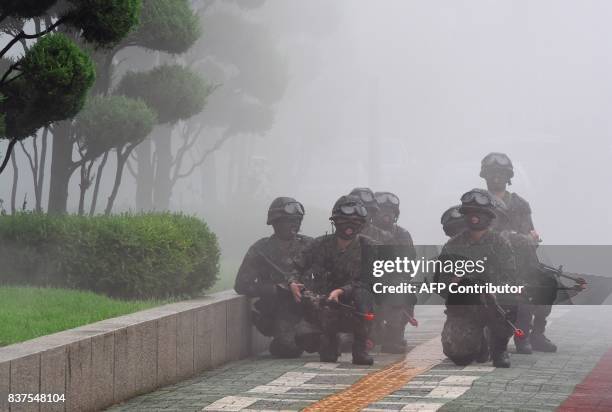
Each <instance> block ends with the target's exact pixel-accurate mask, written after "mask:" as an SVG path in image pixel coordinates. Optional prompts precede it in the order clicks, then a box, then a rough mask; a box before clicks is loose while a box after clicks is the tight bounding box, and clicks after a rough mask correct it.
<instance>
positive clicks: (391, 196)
mask: <svg viewBox="0 0 612 412" xmlns="http://www.w3.org/2000/svg"><path fill="white" fill-rule="evenodd" d="M374 198H375V199H376V202H377V203H378V205H379V207H380V206H383V205H385V206H390V207H392V208H393V209H394V210H395V213H396V215H397V216H399V205H400V200H399V197H397V195H396V194H395V193H391V192H376V193H374Z"/></svg>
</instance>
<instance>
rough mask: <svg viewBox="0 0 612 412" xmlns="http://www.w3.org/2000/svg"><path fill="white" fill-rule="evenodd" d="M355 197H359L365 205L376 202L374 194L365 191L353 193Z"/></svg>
mask: <svg viewBox="0 0 612 412" xmlns="http://www.w3.org/2000/svg"><path fill="white" fill-rule="evenodd" d="M353 195H356V196H357V197H359V199H361V201H362V202H365V203H370V202H372V201H374V196H373V195H372V193H370V192H367V191H365V190H360V191H359V192H356V193H353Z"/></svg>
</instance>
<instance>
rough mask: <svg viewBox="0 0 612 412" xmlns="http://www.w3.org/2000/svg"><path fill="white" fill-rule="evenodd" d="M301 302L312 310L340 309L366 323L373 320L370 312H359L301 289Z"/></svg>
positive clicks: (351, 307)
mask: <svg viewBox="0 0 612 412" xmlns="http://www.w3.org/2000/svg"><path fill="white" fill-rule="evenodd" d="M302 300H303V301H304V302H305V303H306V305H310V306H312V307H313V308H316V309H321V308H330V309H340V310H344V311H347V312H348V313H349V314H351V315H354V316H357V317H359V318H363V319H364V320H367V321H372V320H374V317H375V315H374V313H372V312H359V311H358V310H357V308H356V307H354V306H352V305H347V304H345V303H341V302H337V301H335V300H331V299H328V298H327V296H326V295H321V294H318V293H314V292H312V291H310V290H307V289H305V288H304V289H302Z"/></svg>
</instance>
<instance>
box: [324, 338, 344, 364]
mask: <svg viewBox="0 0 612 412" xmlns="http://www.w3.org/2000/svg"><path fill="white" fill-rule="evenodd" d="M320 342H321V346H320V348H319V360H320V361H321V362H330V363H335V362H337V361H338V357H339V356H340V350H339V348H338V337H337V336H336V335H335V334H333V335H323V336H321V341H320Z"/></svg>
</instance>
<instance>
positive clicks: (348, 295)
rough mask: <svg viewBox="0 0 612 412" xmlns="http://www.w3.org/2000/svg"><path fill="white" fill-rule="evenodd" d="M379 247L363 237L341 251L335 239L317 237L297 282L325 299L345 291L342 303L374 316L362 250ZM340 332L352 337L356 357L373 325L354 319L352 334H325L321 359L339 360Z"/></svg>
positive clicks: (304, 257)
mask: <svg viewBox="0 0 612 412" xmlns="http://www.w3.org/2000/svg"><path fill="white" fill-rule="evenodd" d="M377 244H378V243H377V242H375V241H374V240H372V239H370V238H368V237H366V236H363V235H361V234H360V235H358V236H357V238H356V239H355V240H353V241H352V242H351V243H350V244H349V246H348V247H347V249H346V250H339V249H338V247H337V244H336V237H335V236H334V235H324V236H321V237H318V238H316V239H315V240H314V242H313V243H312V245H311V246H310V247H309V248H308V249H306V250H305V251H304V253H303V254H302V260H301V261H300V266H301V267H302V268H303V269H302V276H301V277H300V278H299V279H297V278H295V279H294V281H300V282H301V283H303V284H305V285H306V287H307V288H308V289H309V290H312V291H313V292H315V293H319V294H324V295H327V294H329V293H330V292H331V291H332V290H334V289H342V290H343V291H344V293H343V294H342V296H341V297H340V301H341V302H342V303H345V304H347V305H351V306H354V307H355V308H356V309H357V311H358V312H361V313H367V312H372V311H373V296H372V294H371V292H370V286H369V285H366V284H364V282H363V281H362V279H361V270H362V257H363V248H364V247H367V246H374V245H377ZM338 332H352V333H353V354H355V353H358V352H363V351H366V346H367V338H368V334H369V332H370V325H369V322H368V321H366V320H363V319H360V318H355V322H353V325H352V330H350V331H349V330H343V331H340V330H338V331H324V333H325V335H326V336H325V340H326V341H325V343H324V345H323V347H322V348H321V350H320V353H321V355H322V357H325V358H332V359H333V358H334V357H337V351H338V344H339V342H338V337H337V334H338Z"/></svg>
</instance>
